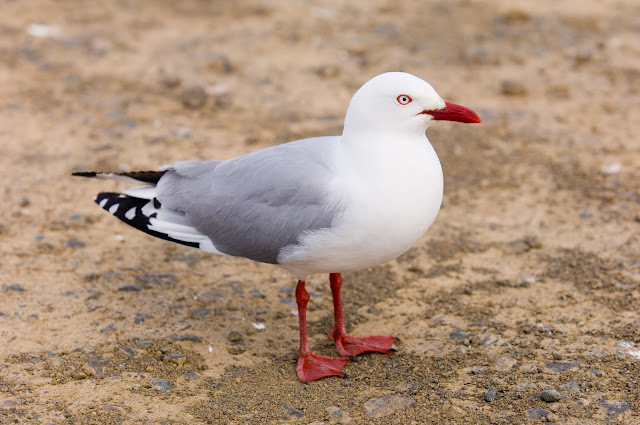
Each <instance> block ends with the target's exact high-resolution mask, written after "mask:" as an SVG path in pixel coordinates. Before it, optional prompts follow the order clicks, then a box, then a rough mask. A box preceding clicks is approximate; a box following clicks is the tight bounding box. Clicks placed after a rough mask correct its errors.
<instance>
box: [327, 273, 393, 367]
mask: <svg viewBox="0 0 640 425" xmlns="http://www.w3.org/2000/svg"><path fill="white" fill-rule="evenodd" d="M329 281H330V282H331V294H332V295H333V319H334V322H333V323H334V324H333V331H332V332H331V333H330V334H329V338H333V339H334V340H335V342H336V350H337V351H338V354H340V355H341V356H343V357H347V358H350V359H353V357H355V356H357V355H358V354H361V353H364V352H366V351H375V352H377V353H385V354H393V353H395V351H396V350H394V349H393V348H391V346H392V345H393V343H394V342H396V341H398V338H395V337H393V336H387V335H371V336H365V337H353V336H349V335H347V330H346V328H345V326H344V317H343V315H342V297H341V296H340V288H341V287H342V275H340V273H331V274H330V275H329Z"/></svg>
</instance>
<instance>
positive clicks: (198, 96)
mask: <svg viewBox="0 0 640 425" xmlns="http://www.w3.org/2000/svg"><path fill="white" fill-rule="evenodd" d="M180 101H181V102H182V105H183V106H185V107H186V108H189V109H200V108H202V107H203V106H204V105H205V104H206V103H207V93H206V92H205V90H204V89H203V88H202V87H200V86H191V87H187V88H186V89H184V91H183V92H182V94H181V95H180Z"/></svg>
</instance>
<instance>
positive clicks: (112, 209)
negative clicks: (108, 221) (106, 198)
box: [109, 204, 120, 214]
mask: <svg viewBox="0 0 640 425" xmlns="http://www.w3.org/2000/svg"><path fill="white" fill-rule="evenodd" d="M119 206H120V204H113V205H111V206H110V207H109V214H115V213H116V211H118V207H119Z"/></svg>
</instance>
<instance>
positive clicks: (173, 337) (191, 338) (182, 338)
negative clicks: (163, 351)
mask: <svg viewBox="0 0 640 425" xmlns="http://www.w3.org/2000/svg"><path fill="white" fill-rule="evenodd" d="M170 339H171V340H172V341H191V342H197V343H200V344H202V343H203V342H204V339H202V338H201V337H199V336H195V335H177V334H173V335H171V337H170Z"/></svg>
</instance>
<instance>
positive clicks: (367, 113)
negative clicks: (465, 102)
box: [345, 72, 481, 134]
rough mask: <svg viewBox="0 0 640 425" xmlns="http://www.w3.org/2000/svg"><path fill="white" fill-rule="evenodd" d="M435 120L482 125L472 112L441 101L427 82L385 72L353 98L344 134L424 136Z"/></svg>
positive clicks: (396, 73) (405, 75) (405, 74)
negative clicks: (367, 132)
mask: <svg viewBox="0 0 640 425" xmlns="http://www.w3.org/2000/svg"><path fill="white" fill-rule="evenodd" d="M434 120H446V121H457V122H463V123H479V122H481V120H480V117H478V115H477V114H476V113H475V112H473V111H472V110H471V109H469V108H465V107H464V106H460V105H456V104H454V103H449V102H445V101H444V100H442V98H441V97H440V96H439V95H438V93H436V91H435V90H434V89H433V87H431V85H430V84H429V83H427V82H426V81H424V80H421V79H420V78H418V77H416V76H414V75H411V74H407V73H405V72H387V73H385V74H380V75H378V76H377V77H374V78H372V79H371V80H369V81H368V82H366V83H365V84H364V85H363V86H362V87H361V88H360V90H358V91H357V92H356V94H355V95H354V96H353V98H352V99H351V103H349V109H348V110H347V116H346V118H345V132H348V131H355V132H359V133H360V132H365V131H374V132H376V133H390V134H415V133H418V134H420V133H421V134H424V132H425V130H426V129H427V127H429V125H430V124H431V121H434Z"/></svg>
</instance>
